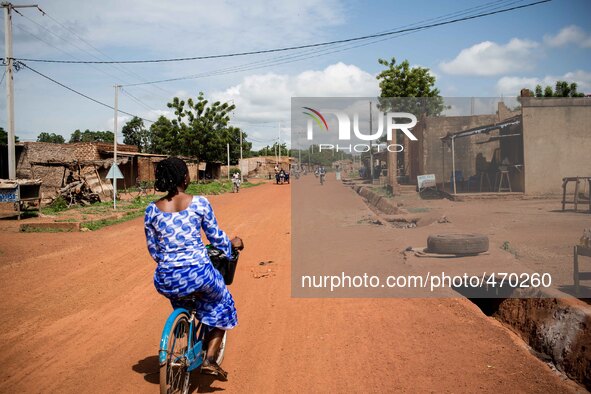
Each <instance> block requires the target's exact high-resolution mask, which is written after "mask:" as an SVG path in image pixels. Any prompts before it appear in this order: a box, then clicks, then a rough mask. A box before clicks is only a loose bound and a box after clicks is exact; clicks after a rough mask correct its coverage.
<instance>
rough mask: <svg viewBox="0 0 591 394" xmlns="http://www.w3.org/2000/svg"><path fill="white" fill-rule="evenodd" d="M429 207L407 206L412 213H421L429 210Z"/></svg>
mask: <svg viewBox="0 0 591 394" xmlns="http://www.w3.org/2000/svg"><path fill="white" fill-rule="evenodd" d="M429 210H430V209H429V208H424V207H416V208H407V211H408V212H410V213H421V212H429Z"/></svg>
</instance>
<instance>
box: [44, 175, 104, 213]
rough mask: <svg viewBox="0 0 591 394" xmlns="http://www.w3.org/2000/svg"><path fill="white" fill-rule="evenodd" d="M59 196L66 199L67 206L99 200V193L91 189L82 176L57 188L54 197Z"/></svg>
mask: <svg viewBox="0 0 591 394" xmlns="http://www.w3.org/2000/svg"><path fill="white" fill-rule="evenodd" d="M59 196H61V197H62V198H63V199H64V200H66V202H67V203H68V206H69V207H71V206H73V205H82V206H86V205H90V204H94V203H95V202H100V201H101V199H100V197H99V195H98V194H97V193H94V192H93V191H92V190H91V188H90V187H89V186H88V183H86V180H85V179H84V178H82V179H80V180H75V181H73V182H70V183H68V184H67V185H66V186H64V187H62V188H61V189H59V190H58V194H57V196H56V197H55V198H57V197H59Z"/></svg>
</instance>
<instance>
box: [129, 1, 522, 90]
mask: <svg viewBox="0 0 591 394" xmlns="http://www.w3.org/2000/svg"><path fill="white" fill-rule="evenodd" d="M523 1H524V0H514V1H509V2H507V1H497V2H492V3H487V4H484V5H481V6H478V7H472V8H468V9H465V10H461V11H456V12H453V13H450V14H446V15H443V16H439V17H436V18H431V19H427V20H424V21H420V22H416V23H413V24H410V25H406V26H403V28H404V27H409V26H416V25H419V24H421V23H425V22H428V21H433V20H440V21H441V20H446V19H449V18H450V17H454V16H458V15H465V14H467V13H469V12H471V11H474V10H476V9H482V8H483V7H486V8H488V10H489V11H490V10H494V9H498V8H500V7H502V6H506V5H509V4H515V3H520V2H523ZM500 3H506V4H503V5H500ZM507 3H508V4H507ZM491 5H496V7H492V8H491ZM425 29H426V28H421V30H425ZM421 30H414V31H410V32H406V33H401V34H396V35H393V36H388V37H385V38H380V39H376V40H372V41H369V42H366V43H361V44H351V43H347V44H339V45H334V46H332V47H329V48H324V49H321V50H320V51H318V50H316V49H312V50H308V51H305V52H304V51H303V52H300V53H296V54H290V55H284V56H281V57H275V58H270V59H263V60H259V61H255V62H250V63H245V64H242V65H237V66H232V67H227V68H223V69H217V70H211V71H206V72H203V73H200V74H192V75H186V76H182V77H175V78H168V79H161V80H156V81H150V82H144V83H137V84H132V85H124V86H139V85H144V84H146V85H147V84H159V83H166V82H175V81H182V80H190V79H200V78H207V77H213V76H220V75H228V74H233V73H237V72H243V71H252V70H256V69H261V68H266V67H269V66H277V65H282V64H287V63H293V62H298V61H303V60H308V59H312V58H317V57H320V56H325V55H329V54H333V53H339V52H344V51H348V50H351V49H355V48H360V47H364V46H368V45H373V44H376V43H379V42H383V41H387V40H391V39H394V38H399V37H402V36H405V35H408V34H413V33H416V32H418V31H421ZM339 47H340V49H334V48H339Z"/></svg>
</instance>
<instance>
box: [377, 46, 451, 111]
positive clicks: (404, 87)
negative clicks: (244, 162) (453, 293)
mask: <svg viewBox="0 0 591 394" xmlns="http://www.w3.org/2000/svg"><path fill="white" fill-rule="evenodd" d="M378 63H379V64H381V65H383V66H386V69H385V70H383V71H382V72H380V73H379V74H378V76H377V77H376V78H377V79H378V80H379V81H380V98H381V99H380V109H381V110H382V111H389V110H397V111H401V112H410V113H412V114H414V115H416V116H417V117H418V116H420V115H427V116H437V115H440V114H441V112H443V110H444V109H445V104H444V102H443V98H442V97H441V96H440V95H439V89H437V88H435V77H434V76H433V75H432V74H431V73H430V72H429V69H428V68H424V67H411V66H410V63H409V62H408V60H404V61H403V62H402V63H400V64H396V58H394V57H393V58H392V59H391V60H390V61H388V60H385V59H379V60H378ZM389 97H408V98H406V99H402V100H387V98H389Z"/></svg>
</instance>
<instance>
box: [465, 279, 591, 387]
mask: <svg viewBox="0 0 591 394" xmlns="http://www.w3.org/2000/svg"><path fill="white" fill-rule="evenodd" d="M454 290H455V291H457V292H458V293H460V294H461V295H463V296H464V297H466V298H467V299H468V300H470V301H471V302H472V303H474V304H475V305H476V306H478V307H479V308H480V310H481V311H482V312H483V313H484V314H485V315H486V316H490V317H493V318H495V319H497V320H498V321H500V322H502V323H503V324H505V325H506V326H509V327H510V328H511V329H512V330H513V331H514V332H516V333H517V334H518V335H519V336H520V337H521V338H522V339H523V340H524V341H525V343H527V344H528V345H529V346H530V347H531V348H532V349H533V353H534V354H536V355H537V356H538V357H539V358H541V359H542V360H543V361H545V362H551V363H552V364H553V365H554V366H555V367H556V369H557V370H559V371H560V372H562V373H564V374H565V375H566V376H568V377H569V378H570V379H572V380H574V381H576V382H577V383H579V384H581V385H582V386H584V387H585V388H586V389H587V390H591V307H590V306H589V305H588V304H586V303H584V302H582V301H580V300H578V299H574V298H572V297H568V296H567V295H566V294H564V293H561V292H559V291H556V290H544V291H543V292H542V291H540V290H531V289H514V288H500V289H499V288H496V289H491V288H488V289H486V288H480V289H474V288H470V287H468V286H461V287H456V288H454Z"/></svg>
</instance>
